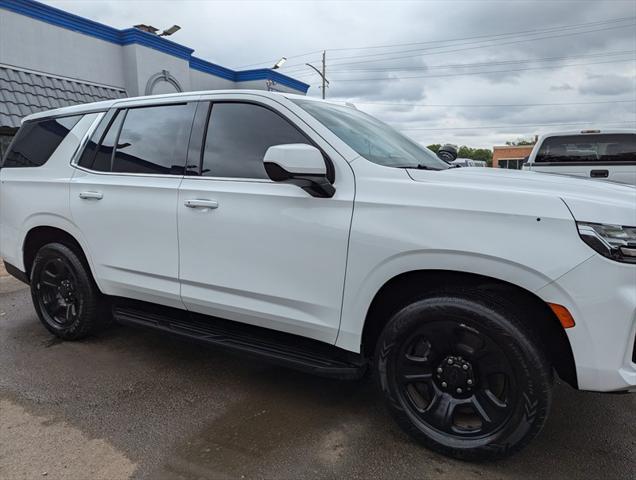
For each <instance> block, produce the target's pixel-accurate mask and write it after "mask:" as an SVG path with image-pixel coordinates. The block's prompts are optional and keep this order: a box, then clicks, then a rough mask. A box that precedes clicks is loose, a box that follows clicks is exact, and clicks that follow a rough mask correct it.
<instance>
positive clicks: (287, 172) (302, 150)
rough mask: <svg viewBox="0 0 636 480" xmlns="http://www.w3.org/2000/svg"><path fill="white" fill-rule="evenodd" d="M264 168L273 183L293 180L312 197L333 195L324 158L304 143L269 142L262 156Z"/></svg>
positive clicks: (291, 181)
mask: <svg viewBox="0 0 636 480" xmlns="http://www.w3.org/2000/svg"><path fill="white" fill-rule="evenodd" d="M263 163H264V165H265V171H266V172H267V175H269V178H271V179H272V180H274V181H275V182H285V183H293V184H294V185H298V186H299V187H300V188H302V189H303V190H305V191H306V192H307V193H309V194H310V195H313V196H314V197H333V195H334V193H336V189H335V188H334V186H333V185H332V184H331V182H330V181H329V179H328V178H327V166H326V165H325V159H324V158H323V156H322V153H320V150H318V149H317V148H316V147H312V146H311V145H306V144H304V143H290V144H287V145H273V146H271V147H269V148H268V149H267V152H265V157H263Z"/></svg>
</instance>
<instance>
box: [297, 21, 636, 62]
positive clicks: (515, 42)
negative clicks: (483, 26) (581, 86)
mask: <svg viewBox="0 0 636 480" xmlns="http://www.w3.org/2000/svg"><path fill="white" fill-rule="evenodd" d="M633 26H636V23H633V24H629V25H621V26H617V27H607V28H601V29H596V30H586V31H582V32H570V33H564V34H560V35H549V36H543V37H535V38H524V39H521V40H514V41H509V42H502V43H495V44H490V45H477V46H472V47H466V48H458V49H454V50H444V51H438V52H430V53H426V55H428V56H431V55H440V54H444V53H455V52H463V51H467V50H477V49H481V48H488V47H501V46H504V45H514V44H519V43H524V42H531V41H535V40H547V39H552V38H563V37H568V36H573V35H582V34H586V33H595V32H602V31H606V30H614V29H617V28H627V27H633ZM436 48H445V47H436ZM414 51H418V52H420V53H418V54H412V55H406V56H400V57H393V58H380V59H373V60H359V61H355V62H339V63H338V62H336V63H332V64H330V67H334V66H342V65H358V64H362V63H374V62H380V61H392V60H401V59H406V58H412V57H417V56H420V54H421V52H422V50H420V49H418V50H414ZM406 52H407V51H403V52H400V53H406ZM348 58H354V57H348ZM358 58H359V57H358ZM289 67H292V65H290V66H289ZM289 67H288V68H289ZM285 73H288V74H289V73H291V72H289V71H288V70H286V72H285Z"/></svg>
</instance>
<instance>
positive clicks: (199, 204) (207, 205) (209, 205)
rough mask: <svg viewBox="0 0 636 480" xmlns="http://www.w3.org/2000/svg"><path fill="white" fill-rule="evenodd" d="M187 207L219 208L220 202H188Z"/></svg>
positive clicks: (200, 200)
mask: <svg viewBox="0 0 636 480" xmlns="http://www.w3.org/2000/svg"><path fill="white" fill-rule="evenodd" d="M185 206H186V207H188V208H219V202H217V201H216V200H202V199H195V200H186V201H185Z"/></svg>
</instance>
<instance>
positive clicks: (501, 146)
mask: <svg viewBox="0 0 636 480" xmlns="http://www.w3.org/2000/svg"><path fill="white" fill-rule="evenodd" d="M534 145H535V144H534V143H533V144H532V145H495V146H494V147H492V149H493V150H503V149H504V148H506V149H508V148H532V147H534Z"/></svg>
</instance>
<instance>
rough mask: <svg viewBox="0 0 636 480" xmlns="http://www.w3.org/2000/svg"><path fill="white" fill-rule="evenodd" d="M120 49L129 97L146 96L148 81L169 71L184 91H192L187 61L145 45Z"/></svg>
mask: <svg viewBox="0 0 636 480" xmlns="http://www.w3.org/2000/svg"><path fill="white" fill-rule="evenodd" d="M120 48H121V49H122V50H123V65H124V70H125V71H126V76H127V79H126V90H127V92H128V95H130V96H137V95H145V91H146V84H147V83H148V80H149V79H150V78H151V77H152V76H153V75H155V74H156V73H161V71H162V70H167V71H168V72H169V73H170V75H171V76H173V77H174V78H175V79H176V80H177V82H178V83H179V85H181V90H182V91H184V92H187V91H190V90H192V88H191V87H190V65H189V63H188V61H187V60H184V59H181V58H177V57H175V56H173V55H168V54H167V53H163V52H159V51H157V50H153V49H152V48H148V47H144V46H143V45H137V44H132V45H126V46H124V47H120ZM153 93H160V92H157V91H155V92H153Z"/></svg>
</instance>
